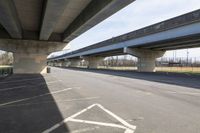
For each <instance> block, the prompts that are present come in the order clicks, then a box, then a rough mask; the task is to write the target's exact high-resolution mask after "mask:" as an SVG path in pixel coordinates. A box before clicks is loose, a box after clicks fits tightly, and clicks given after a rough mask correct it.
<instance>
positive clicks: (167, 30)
mask: <svg viewBox="0 0 200 133" xmlns="http://www.w3.org/2000/svg"><path fill="white" fill-rule="evenodd" d="M199 46H200V10H196V11H193V12H190V13H187V14H184V15H181V16H178V17H175V18H172V19H169V20H166V21H163V22H160V23H157V24H154V25H151V26H148V27H145V28H142V29H139V30H136V31H133V32H130V33H127V34H124V35H121V36H117V37H114V38H112V39H108V40H105V41H103V42H99V43H97V44H94V45H91V46H88V47H85V48H82V49H79V50H76V51H72V52H69V53H66V54H64V55H61V56H57V57H54V58H50V59H48V60H49V62H58V63H61V64H63V65H65V62H67V61H68V62H70V66H71V67H76V66H77V65H78V64H79V62H80V61H81V60H83V59H84V60H86V61H87V62H88V68H97V66H98V63H99V61H101V60H103V59H104V58H105V57H108V56H116V55H126V54H129V55H133V56H136V57H138V59H139V62H138V71H143V72H153V71H155V60H156V58H158V57H161V56H163V54H164V53H165V51H167V50H173V49H183V48H194V47H199Z"/></svg>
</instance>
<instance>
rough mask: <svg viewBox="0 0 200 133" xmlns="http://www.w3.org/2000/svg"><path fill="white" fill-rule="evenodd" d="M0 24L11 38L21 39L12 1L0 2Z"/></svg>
mask: <svg viewBox="0 0 200 133" xmlns="http://www.w3.org/2000/svg"><path fill="white" fill-rule="evenodd" d="M0 16H1V17H0V23H1V25H2V26H3V27H4V28H5V29H6V30H7V32H8V33H9V35H10V36H11V37H12V38H16V39H21V38H22V28H21V24H20V21H19V18H18V14H17V11H16V7H15V4H14V2H13V0H0Z"/></svg>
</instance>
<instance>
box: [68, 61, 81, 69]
mask: <svg viewBox="0 0 200 133" xmlns="http://www.w3.org/2000/svg"><path fill="white" fill-rule="evenodd" d="M69 62H70V64H69V67H78V66H79V65H80V62H81V59H69Z"/></svg>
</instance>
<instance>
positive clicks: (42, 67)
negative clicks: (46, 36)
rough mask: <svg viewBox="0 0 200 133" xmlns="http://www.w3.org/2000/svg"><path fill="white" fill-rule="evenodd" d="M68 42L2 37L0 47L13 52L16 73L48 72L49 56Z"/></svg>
mask: <svg viewBox="0 0 200 133" xmlns="http://www.w3.org/2000/svg"><path fill="white" fill-rule="evenodd" d="M65 46H66V43H59V42H45V41H31V40H13V39H0V49H2V50H5V51H10V52H13V56H14V63H13V71H14V73H47V70H46V68H47V67H46V66H47V56H48V55H49V54H50V53H52V52H54V51H59V50H61V49H63V48H64V47H65Z"/></svg>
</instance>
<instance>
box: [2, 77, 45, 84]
mask: <svg viewBox="0 0 200 133" xmlns="http://www.w3.org/2000/svg"><path fill="white" fill-rule="evenodd" d="M38 79H43V78H32V79H22V80H14V81H5V82H0V84H5V83H15V82H24V81H30V80H38Z"/></svg>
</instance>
